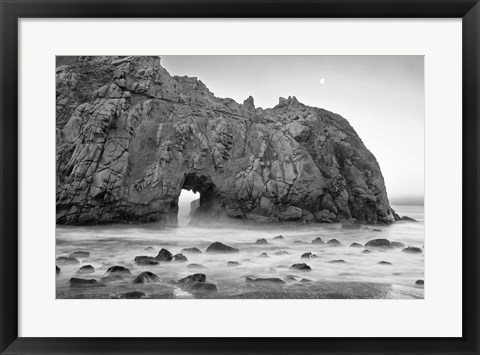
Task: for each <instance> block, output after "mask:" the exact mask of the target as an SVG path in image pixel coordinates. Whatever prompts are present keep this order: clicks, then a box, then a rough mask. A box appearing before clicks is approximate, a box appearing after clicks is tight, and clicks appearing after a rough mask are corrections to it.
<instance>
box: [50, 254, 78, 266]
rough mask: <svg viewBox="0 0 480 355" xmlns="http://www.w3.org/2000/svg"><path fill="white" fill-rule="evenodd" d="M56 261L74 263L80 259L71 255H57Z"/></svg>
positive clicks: (63, 263)
mask: <svg viewBox="0 0 480 355" xmlns="http://www.w3.org/2000/svg"><path fill="white" fill-rule="evenodd" d="M56 263H57V264H60V265H75V264H80V261H78V260H77V259H75V258H73V257H71V256H59V257H58V258H57V259H56Z"/></svg>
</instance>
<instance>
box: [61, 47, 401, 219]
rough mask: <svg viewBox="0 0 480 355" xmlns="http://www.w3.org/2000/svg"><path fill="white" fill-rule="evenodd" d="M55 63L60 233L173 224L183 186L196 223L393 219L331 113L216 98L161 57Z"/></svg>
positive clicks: (363, 150) (351, 133)
mask: <svg viewBox="0 0 480 355" xmlns="http://www.w3.org/2000/svg"><path fill="white" fill-rule="evenodd" d="M62 60H63V59H62V58H61V57H57V63H58V66H57V75H56V90H57V92H56V107H57V110H56V129H57V132H58V134H57V139H56V166H57V167H58V169H57V170H58V171H57V186H56V201H57V202H56V222H57V224H72V225H73V224H75V225H84V224H99V223H116V222H137V223H138V222H160V223H162V224H167V225H169V224H173V223H176V219H174V221H173V219H172V218H169V216H171V215H176V214H177V209H176V208H178V206H177V204H176V203H172V201H177V200H178V197H179V195H180V192H181V191H182V189H183V188H188V189H194V190H196V191H202V192H203V193H202V198H204V199H205V202H206V203H202V204H200V205H198V207H197V208H196V210H195V212H194V216H193V219H194V221H195V219H201V218H202V217H203V216H206V217H209V216H212V217H215V218H225V219H227V218H245V219H251V220H259V219H262V220H265V219H267V220H272V221H273V220H295V221H298V222H301V221H305V220H310V219H313V216H316V215H318V213H317V212H321V213H322V215H323V213H325V211H328V212H329V216H335V217H338V216H341V217H345V218H349V217H352V218H355V219H357V220H361V221H365V222H366V223H372V224H374V223H379V222H380V223H390V222H392V221H393V220H394V219H395V215H394V213H393V211H392V209H391V206H390V204H389V201H388V196H387V193H386V187H385V183H384V178H383V176H382V173H381V171H380V167H379V165H378V162H377V160H376V159H375V156H374V155H373V154H372V153H371V152H370V151H369V150H368V149H367V147H365V145H364V143H363V142H362V139H361V138H360V137H359V136H358V134H357V133H356V132H355V130H354V128H353V127H352V126H351V125H350V124H349V122H348V121H347V120H346V119H345V118H343V117H341V116H340V115H338V114H335V113H333V112H329V111H327V110H324V109H319V108H315V107H310V106H307V105H304V104H302V103H300V102H299V101H298V100H297V99H296V98H295V97H289V98H287V99H285V98H280V99H279V103H278V105H276V106H275V107H273V108H266V109H259V108H258V109H257V108H255V105H254V101H253V98H248V99H247V100H245V102H243V103H236V102H235V101H234V100H232V99H224V98H219V97H216V96H215V95H214V94H213V93H212V92H211V91H210V90H209V89H208V88H207V87H206V86H205V84H204V83H203V82H202V81H200V80H199V79H197V78H191V77H186V76H173V75H170V74H169V73H168V71H167V70H166V69H165V68H164V67H163V66H162V65H161V62H160V58H159V57H158V56H129V57H108V56H103V57H100V56H89V57H82V58H81V59H80V58H77V59H76V58H71V59H69V60H70V63H69V64H68V65H60V63H62ZM92 73H94V74H92ZM219 112H221V114H219ZM192 117H195V119H192ZM95 152H98V154H95ZM100 153H101V154H100ZM260 155H261V157H260ZM248 156H251V157H252V159H248V158H247V157H248ZM133 157H134V158H133ZM253 157H256V158H254V159H253ZM263 162H265V166H262V167H259V164H260V163H262V165H263ZM192 167H194V169H192ZM259 169H260V170H261V171H262V173H258V174H257V172H258V170H259ZM253 172H254V173H255V174H253V175H252V173H253ZM167 182H168V183H167ZM170 182H182V183H181V184H179V183H170ZM292 186H293V187H292ZM291 187H292V188H291ZM217 192H221V193H217ZM152 201H154V203H152ZM253 201H258V203H252V202H253ZM328 219H330V218H328ZM172 221H173V222H172Z"/></svg>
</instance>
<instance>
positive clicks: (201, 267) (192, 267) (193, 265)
mask: <svg viewBox="0 0 480 355" xmlns="http://www.w3.org/2000/svg"><path fill="white" fill-rule="evenodd" d="M187 269H206V267H205V266H203V265H200V264H188V265H187Z"/></svg>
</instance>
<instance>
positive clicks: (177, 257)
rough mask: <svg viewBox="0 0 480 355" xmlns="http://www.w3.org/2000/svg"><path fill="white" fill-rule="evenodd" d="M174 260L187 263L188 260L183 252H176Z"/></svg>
mask: <svg viewBox="0 0 480 355" xmlns="http://www.w3.org/2000/svg"><path fill="white" fill-rule="evenodd" d="M173 261H175V262H181V263H186V262H187V261H188V259H187V257H186V256H185V255H183V254H175V256H174V257H173Z"/></svg>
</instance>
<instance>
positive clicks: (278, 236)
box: [273, 235, 285, 240]
mask: <svg viewBox="0 0 480 355" xmlns="http://www.w3.org/2000/svg"><path fill="white" fill-rule="evenodd" d="M273 239H274V240H282V239H285V238H283V235H277V236H276V237H274V238H273Z"/></svg>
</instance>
